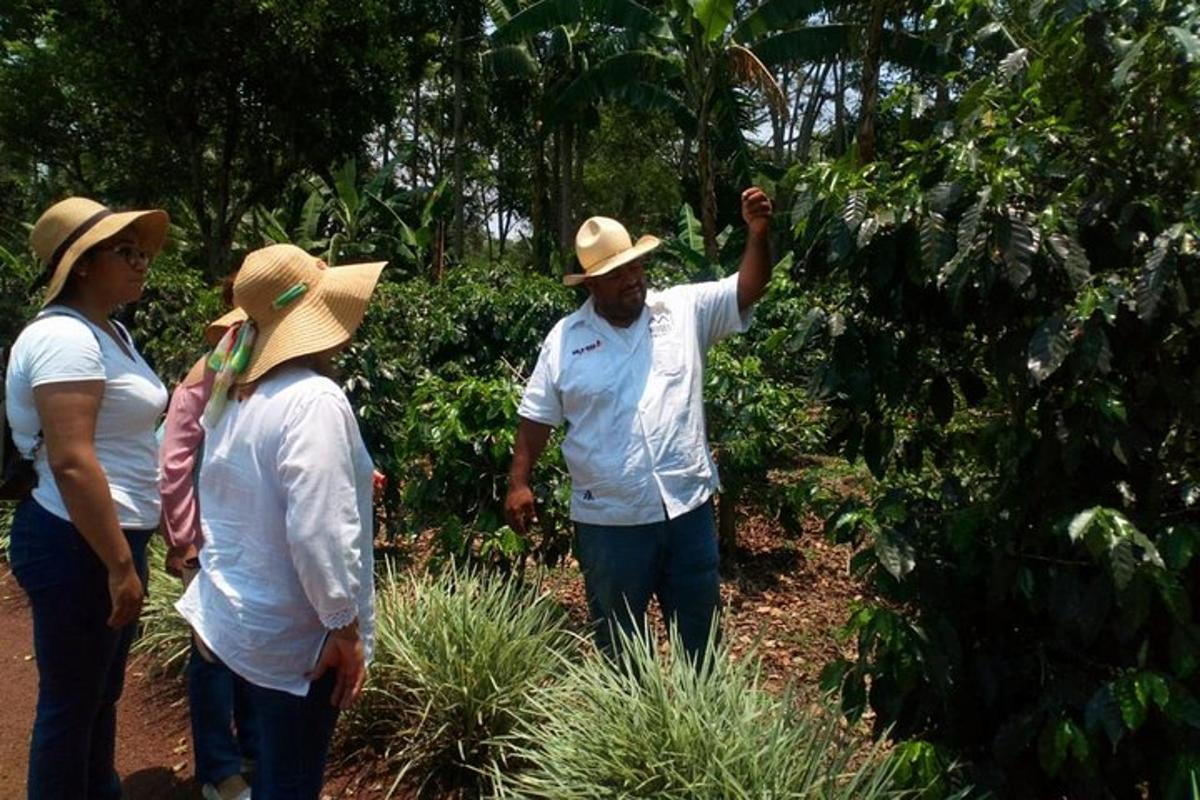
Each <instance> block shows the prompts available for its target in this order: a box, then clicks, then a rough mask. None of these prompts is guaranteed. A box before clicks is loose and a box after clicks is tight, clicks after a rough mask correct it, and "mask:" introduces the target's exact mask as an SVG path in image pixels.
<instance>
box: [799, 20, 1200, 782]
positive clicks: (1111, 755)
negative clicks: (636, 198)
mask: <svg viewBox="0 0 1200 800" xmlns="http://www.w3.org/2000/svg"><path fill="white" fill-rule="evenodd" d="M957 13H961V14H964V15H967V18H968V19H970V20H972V21H976V20H979V19H980V18H983V19H987V18H988V17H989V16H990V14H991V13H993V12H992V11H991V10H989V7H988V6H986V5H985V4H970V3H968V4H960V6H958V8H957ZM1198 21H1200V20H1198V19H1197V9H1196V8H1195V6H1191V7H1185V6H1184V5H1183V4H1176V3H1167V4H1165V6H1164V7H1152V6H1151V5H1150V4H1132V3H1118V2H1105V3H1095V4H1090V5H1088V6H1084V5H1083V4H1054V3H1051V4H1045V5H1044V6H1042V7H1039V8H1035V9H1034V10H1033V11H1030V12H1021V13H1020V14H1018V13H1017V12H1016V11H1013V12H1011V13H1010V14H1009V15H1006V16H1003V17H1001V18H999V19H998V20H997V21H995V23H994V25H993V26H992V27H991V28H990V30H989V31H984V33H985V34H986V33H988V32H990V33H992V34H993V35H996V36H999V35H1003V36H1005V37H1007V38H1008V39H1009V40H1012V41H1015V42H1016V44H1018V45H1020V47H1011V48H1001V49H1000V50H992V49H991V48H990V46H989V43H988V40H987V39H986V38H984V39H983V42H984V44H982V45H981V49H980V57H979V60H978V62H977V63H976V64H975V65H974V66H973V68H972V69H971V70H969V71H967V72H965V73H963V74H960V75H958V76H957V77H956V80H957V81H959V82H960V84H961V86H962V90H961V97H960V99H959V101H958V102H957V104H956V106H955V108H954V114H953V117H951V118H949V119H946V120H944V121H942V122H939V123H938V124H936V125H934V126H930V125H929V124H928V123H922V122H921V121H919V120H912V119H909V116H910V114H911V112H910V111H908V110H907V109H903V108H901V109H898V110H897V111H896V112H895V113H897V114H899V115H900V116H901V117H902V118H903V120H902V121H905V122H906V124H907V125H908V127H909V130H910V131H912V132H914V133H923V132H925V131H927V132H928V133H927V135H923V136H922V138H913V139H909V140H907V141H904V142H901V143H898V146H897V148H896V154H897V155H896V159H895V161H894V162H893V163H875V164H870V165H867V166H865V167H857V166H855V165H854V164H851V163H845V162H841V163H830V164H821V165H817V166H814V167H812V168H806V169H802V170H797V172H796V183H797V186H796V191H797V194H798V201H797V218H798V223H797V226H796V231H795V234H796V239H797V242H796V252H797V256H798V257H797V268H796V270H795V276H796V278H797V280H798V281H803V282H806V283H810V282H816V283H818V284H820V285H821V286H822V287H824V288H823V289H822V291H823V292H824V293H825V296H826V297H827V298H828V299H827V300H826V301H825V302H824V303H823V304H822V307H821V308H820V309H818V310H817V311H816V312H815V314H816V317H815V320H814V321H815V323H816V324H814V325H812V326H811V327H810V328H809V329H808V331H806V335H804V336H802V337H799V338H798V339H796V340H795V341H794V342H793V345H794V346H795V347H797V348H807V347H820V348H822V351H823V352H825V353H827V355H828V361H827V362H826V363H825V364H824V365H823V366H822V368H821V369H820V370H819V372H818V373H817V374H816V376H815V380H814V382H813V386H814V388H815V390H816V391H817V393H818V396H819V397H820V398H822V399H824V400H825V401H826V402H827V403H828V404H829V406H830V408H831V414H832V422H831V426H832V428H833V431H834V438H835V442H836V443H837V444H838V447H839V449H840V450H841V452H843V453H844V454H845V455H846V456H847V457H848V458H850V459H856V458H858V457H860V456H861V457H862V458H864V459H865V461H866V464H867V466H868V467H869V468H870V469H871V471H872V472H873V473H874V475H875V476H876V478H877V479H878V480H879V488H878V490H877V491H876V492H875V493H873V495H872V496H871V497H869V498H867V499H865V500H861V501H860V500H854V501H851V502H848V503H847V504H845V505H844V506H843V507H842V508H841V509H840V510H839V511H838V513H836V514H835V515H834V516H833V517H832V518H831V519H830V523H829V530H830V532H831V534H832V535H833V536H834V537H835V538H837V539H838V540H839V541H848V542H853V543H855V544H857V545H860V546H862V547H863V549H862V550H861V551H860V553H859V555H858V556H856V558H855V560H854V567H855V569H856V570H857V571H858V572H859V573H860V574H862V575H864V576H866V577H867V578H868V579H869V580H870V581H871V584H872V586H873V587H874V589H875V591H876V592H877V593H878V595H879V597H880V598H881V599H882V601H883V602H881V603H879V604H874V605H867V606H864V607H862V608H860V609H858V610H856V611H855V612H854V614H853V615H852V617H851V619H850V622H849V626H848V630H849V632H851V633H852V634H854V635H855V636H856V637H857V641H858V660H857V661H854V662H839V663H837V664H835V665H833V666H832V667H831V668H830V669H829V670H828V671H827V674H826V678H827V680H828V681H829V682H830V684H831V685H833V686H840V687H841V689H842V693H843V704H844V706H845V708H846V709H847V711H848V713H850V714H851V715H852V716H854V717H857V716H858V715H859V714H861V713H862V711H863V710H864V709H865V708H866V707H868V706H869V707H870V708H871V709H873V710H874V712H875V714H876V720H877V724H878V725H879V726H880V728H881V729H882V728H883V726H894V729H893V734H895V735H899V736H901V737H918V738H920V737H924V738H926V739H928V740H929V741H930V742H931V743H932V744H933V745H935V748H934V749H932V750H931V751H929V752H931V753H941V756H940V757H941V758H943V759H945V761H948V759H949V758H951V757H959V758H965V759H967V761H968V765H969V768H970V773H971V777H972V780H973V781H974V782H975V783H976V784H977V785H978V786H980V787H981V788H991V789H995V790H997V791H999V792H1000V793H1002V794H1004V795H1005V796H1012V797H1028V796H1046V795H1047V794H1050V793H1054V794H1058V793H1060V792H1066V793H1068V794H1071V795H1077V796H1088V797H1101V796H1113V797H1126V796H1131V793H1133V792H1135V791H1136V790H1137V789H1136V787H1138V786H1147V785H1148V787H1149V791H1150V793H1151V795H1152V796H1155V797H1184V796H1189V793H1190V792H1191V786H1192V779H1193V776H1194V775H1195V774H1196V773H1195V770H1196V769H1197V768H1198V767H1200V700H1198V697H1200V683H1198V680H1200V673H1198V672H1197V660H1196V653H1197V643H1198V642H1200V639H1198V638H1197V637H1198V635H1200V627H1197V617H1196V615H1195V610H1194V608H1193V600H1194V598H1195V597H1196V590H1197V587H1198V586H1200V576H1198V574H1197V569H1198V568H1200V565H1198V564H1197V562H1196V560H1195V559H1194V558H1193V554H1194V553H1195V552H1196V551H1197V548H1198V546H1200V526H1198V524H1197V523H1198V521H1200V517H1198V510H1200V506H1198V505H1197V503H1198V501H1200V497H1198V493H1200V488H1198V481H1200V403H1198V402H1197V401H1198V400H1200V395H1197V387H1200V372H1198V369H1200V317H1198V316H1197V309H1198V308H1200V282H1197V274H1198V273H1197V267H1198V266H1200V258H1198V252H1197V237H1198V236H1200V194H1198V191H1200V170H1197V168H1196V164H1197V157H1198V155H1200V152H1198V150H1197V148H1198V147H1200V139H1198V138H1197V133H1198V127H1197V122H1198V117H1197V114H1196V109H1197V107H1198V106H1200V79H1198V75H1197V65H1196V61H1197V57H1198V56H1200V53H1198V52H1197V50H1196V48H1195V46H1194V45H1195V43H1196V39H1195V38H1194V32H1195V30H1196V25H1197V22H1198ZM1009 50H1011V52H1007V51H1009ZM900 127H901V129H904V127H905V126H903V125H902V126H900ZM934 757H937V756H934ZM944 763H945V762H944ZM1033 765H1036V768H1032V769H1031V766H1033Z"/></svg>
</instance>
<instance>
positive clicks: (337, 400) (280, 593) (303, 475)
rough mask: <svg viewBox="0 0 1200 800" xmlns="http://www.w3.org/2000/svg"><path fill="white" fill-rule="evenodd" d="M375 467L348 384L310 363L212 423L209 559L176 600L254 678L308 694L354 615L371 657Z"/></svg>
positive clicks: (203, 555)
mask: <svg viewBox="0 0 1200 800" xmlns="http://www.w3.org/2000/svg"><path fill="white" fill-rule="evenodd" d="M372 471H373V467H372V464H371V457H370V456H369V455H368V454H367V450H366V447H365V446H364V445H363V441H362V437H361V436H360V435H359V431H358V422H357V420H356V419H355V417H354V412H353V410H352V409H351V408H350V403H349V402H348V401H347V400H346V396H345V394H344V393H343V392H342V390H341V389H340V388H339V387H338V386H337V384H335V383H334V382H333V381H331V380H329V379H328V378H325V377H322V376H320V375H318V374H316V373H315V372H313V371H312V370H309V369H306V368H301V367H291V368H285V369H282V370H279V371H277V372H275V373H273V374H271V375H269V376H268V377H267V378H266V379H264V380H263V381H262V382H261V383H260V384H259V385H258V388H257V389H256V390H255V391H254V393H253V394H252V395H250V397H249V398H247V399H246V400H245V401H243V402H240V403H239V402H237V401H236V400H233V399H231V400H230V401H229V405H228V406H226V408H225V412H224V413H223V414H222V415H221V419H220V420H219V421H218V422H217V424H216V426H215V427H213V428H212V429H211V430H206V431H205V442H204V462H203V464H202V466H201V468H200V527H201V530H202V531H203V534H204V547H203V548H201V550H200V566H201V570H200V573H199V575H197V576H196V579H195V580H194V581H192V583H191V585H189V586H188V589H187V592H186V593H185V594H184V595H183V597H182V598H181V599H180V600H179V602H178V603H177V604H176V608H178V609H179V612H180V613H181V614H183V616H184V618H185V619H186V620H187V621H188V623H189V624H190V625H191V626H192V627H193V628H194V629H195V630H196V633H197V634H199V636H200V638H201V639H202V640H203V641H204V643H205V644H206V645H208V647H209V649H211V650H212V651H213V652H214V653H216V655H217V656H218V657H219V658H220V659H221V660H222V661H224V662H225V663H226V664H227V665H228V666H229V668H230V669H232V670H233V671H234V672H236V673H237V674H238V675H241V676H242V677H243V678H245V679H246V680H248V681H250V682H251V683H254V684H256V685H258V686H264V687H266V688H268V689H276V690H279V691H283V692H289V693H291V694H295V695H300V696H301V697H303V696H304V695H305V694H307V693H308V687H309V678H308V673H309V671H310V670H312V668H313V666H314V665H315V664H316V661H317V657H318V655H320V652H321V647H322V645H323V644H324V642H325V636H326V633H327V632H328V631H329V630H330V629H332V628H340V627H343V626H345V625H347V624H349V623H350V622H352V621H354V619H355V618H356V617H357V618H358V628H359V633H360V635H361V636H362V640H363V647H364V649H365V650H366V653H367V658H368V659H370V657H371V651H372V645H373V641H374V588H375V584H374V577H373V571H372V568H373V553H372V528H371V524H372V521H373V518H372V508H371V500H372V481H371V473H372Z"/></svg>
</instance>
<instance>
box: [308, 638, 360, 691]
mask: <svg viewBox="0 0 1200 800" xmlns="http://www.w3.org/2000/svg"><path fill="white" fill-rule="evenodd" d="M330 669H334V670H337V680H336V682H335V683H334V684H333V694H332V695H331V696H330V698H329V703H330V705H332V706H334V707H336V708H340V709H342V710H343V711H345V710H346V709H347V708H349V707H350V706H352V705H354V701H355V700H357V699H358V696H359V695H360V694H362V688H363V683H365V682H366V680H367V660H366V656H365V655H364V653H363V644H362V639H361V638H359V635H358V621H357V620H355V621H354V622H352V623H350V624H349V625H347V626H346V627H344V628H338V629H337V630H335V631H330V632H329V635H328V636H327V637H326V638H325V646H324V647H322V648H321V655H320V657H319V658H318V659H317V665H316V666H315V667H314V668H313V671H312V674H311V675H310V676H309V680H312V681H316V680H318V679H319V678H320V677H321V676H322V675H324V674H325V672H326V671H327V670H330Z"/></svg>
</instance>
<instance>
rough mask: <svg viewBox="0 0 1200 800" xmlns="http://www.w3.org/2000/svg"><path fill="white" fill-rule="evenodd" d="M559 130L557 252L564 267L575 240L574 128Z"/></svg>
mask: <svg viewBox="0 0 1200 800" xmlns="http://www.w3.org/2000/svg"><path fill="white" fill-rule="evenodd" d="M561 130H562V138H561V139H560V140H559V150H558V252H559V254H560V256H561V257H562V260H563V264H564V265H566V264H567V263H568V262H569V260H570V254H571V251H572V250H573V248H574V238H575V237H574V233H575V230H574V227H575V225H574V222H575V208H574V205H575V193H574V191H573V189H574V187H573V185H572V184H573V183H574V179H575V168H574V154H575V126H574V125H573V124H572V123H567V124H565V125H563V127H562V129H561ZM565 268H566V267H565V266H564V269H565Z"/></svg>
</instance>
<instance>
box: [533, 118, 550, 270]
mask: <svg viewBox="0 0 1200 800" xmlns="http://www.w3.org/2000/svg"><path fill="white" fill-rule="evenodd" d="M535 140H536V143H535V146H534V149H533V198H532V202H531V203H530V206H529V226H530V228H531V229H532V231H531V235H532V236H533V268H534V269H535V270H536V271H537V272H540V273H542V274H543V275H545V274H548V273H549V271H550V259H549V254H548V253H547V252H546V216H547V215H546V189H547V186H546V180H547V178H546V137H545V136H544V135H543V134H542V132H541V131H540V130H539V131H538V132H537V134H536V137H535Z"/></svg>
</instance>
